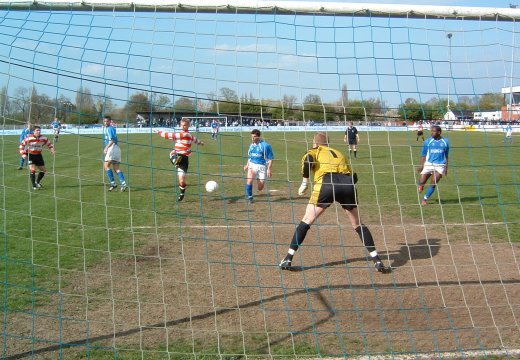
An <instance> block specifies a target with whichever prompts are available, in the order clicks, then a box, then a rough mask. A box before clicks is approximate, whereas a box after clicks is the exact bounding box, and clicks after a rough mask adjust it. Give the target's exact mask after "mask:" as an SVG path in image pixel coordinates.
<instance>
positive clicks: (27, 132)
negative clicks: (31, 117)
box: [18, 123, 33, 170]
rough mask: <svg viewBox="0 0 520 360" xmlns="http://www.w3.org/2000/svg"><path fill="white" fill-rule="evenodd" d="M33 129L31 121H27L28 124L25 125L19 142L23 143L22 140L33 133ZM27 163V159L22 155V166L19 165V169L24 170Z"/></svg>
mask: <svg viewBox="0 0 520 360" xmlns="http://www.w3.org/2000/svg"><path fill="white" fill-rule="evenodd" d="M32 133H33V132H32V129H31V124H30V123H27V126H25V127H24V128H23V130H22V133H21V134H20V141H19V142H18V144H19V145H20V144H21V143H22V141H23V140H24V139H25V138H26V137H27V136H28V135H30V134H32ZM24 163H25V159H24V157H23V156H20V166H18V170H22V169H23V165H24Z"/></svg>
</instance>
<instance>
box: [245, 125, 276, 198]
mask: <svg viewBox="0 0 520 360" xmlns="http://www.w3.org/2000/svg"><path fill="white" fill-rule="evenodd" d="M260 135H261V133H260V130H258V129H253V130H252V131H251V140H252V143H251V145H249V151H248V152H247V155H248V157H249V158H248V160H247V163H246V165H245V166H244V171H246V172H247V174H246V186H245V189H246V198H247V200H249V201H253V180H254V179H255V178H256V179H257V181H258V182H257V186H258V191H262V190H263V189H264V186H265V181H266V178H270V177H271V176H272V170H271V169H272V166H273V160H274V154H273V148H272V147H271V145H269V144H268V143H267V142H265V141H264V140H262V139H260Z"/></svg>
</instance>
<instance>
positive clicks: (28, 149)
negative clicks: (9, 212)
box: [20, 126, 55, 190]
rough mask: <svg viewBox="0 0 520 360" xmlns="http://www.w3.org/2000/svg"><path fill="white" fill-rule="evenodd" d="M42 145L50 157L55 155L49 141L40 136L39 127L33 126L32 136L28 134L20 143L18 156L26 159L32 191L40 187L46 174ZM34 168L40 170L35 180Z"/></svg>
mask: <svg viewBox="0 0 520 360" xmlns="http://www.w3.org/2000/svg"><path fill="white" fill-rule="evenodd" d="M44 145H45V146H47V147H48V148H49V150H50V152H51V154H52V155H54V154H55V150H54V146H53V145H52V143H51V142H50V141H49V139H47V138H46V137H45V136H42V135H41V128H40V127H39V126H35V127H34V130H33V134H29V135H28V136H27V137H26V138H25V139H24V140H23V141H22V142H21V143H20V154H21V155H22V157H23V158H24V159H25V158H27V164H28V165H29V170H30V174H29V178H30V179H31V184H32V188H33V189H34V190H38V189H40V188H41V187H42V185H41V181H42V179H43V177H44V176H45V173H46V172H47V169H45V162H44V161H43V156H42V149H43V146H44ZM36 167H38V169H39V170H40V172H39V173H38V178H36Z"/></svg>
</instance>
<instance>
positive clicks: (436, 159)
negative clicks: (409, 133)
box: [417, 125, 450, 205]
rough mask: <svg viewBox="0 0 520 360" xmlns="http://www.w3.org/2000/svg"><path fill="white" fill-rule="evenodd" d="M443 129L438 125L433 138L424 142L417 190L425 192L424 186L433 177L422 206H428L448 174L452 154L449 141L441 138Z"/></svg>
mask: <svg viewBox="0 0 520 360" xmlns="http://www.w3.org/2000/svg"><path fill="white" fill-rule="evenodd" d="M441 133H442V129H441V127H440V126H438V125H434V126H432V128H431V134H432V137H431V138H430V139H428V140H426V141H425V142H424V145H423V148H422V152H421V166H420V168H419V172H420V174H421V177H420V178H419V183H418V184H417V190H418V191H419V192H422V191H423V188H424V184H425V183H426V182H427V181H428V179H429V178H430V176H432V175H433V177H432V178H431V181H430V187H429V188H428V191H427V192H426V194H425V195H424V197H423V199H422V201H421V205H427V201H428V199H429V198H430V196H432V194H433V192H434V191H435V187H436V186H437V184H438V183H439V181H440V180H441V178H442V176H443V175H444V176H445V175H447V174H448V154H449V152H450V143H449V141H448V139H446V138H443V137H442V136H441Z"/></svg>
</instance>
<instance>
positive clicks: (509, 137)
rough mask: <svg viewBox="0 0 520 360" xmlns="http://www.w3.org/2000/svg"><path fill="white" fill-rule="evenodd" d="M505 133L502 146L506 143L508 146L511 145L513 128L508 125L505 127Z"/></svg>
mask: <svg viewBox="0 0 520 360" xmlns="http://www.w3.org/2000/svg"><path fill="white" fill-rule="evenodd" d="M504 131H505V136H504V144H505V143H506V142H509V143H510V144H512V143H513V127H512V126H511V124H508V125H507V126H506V128H505V129H504Z"/></svg>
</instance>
